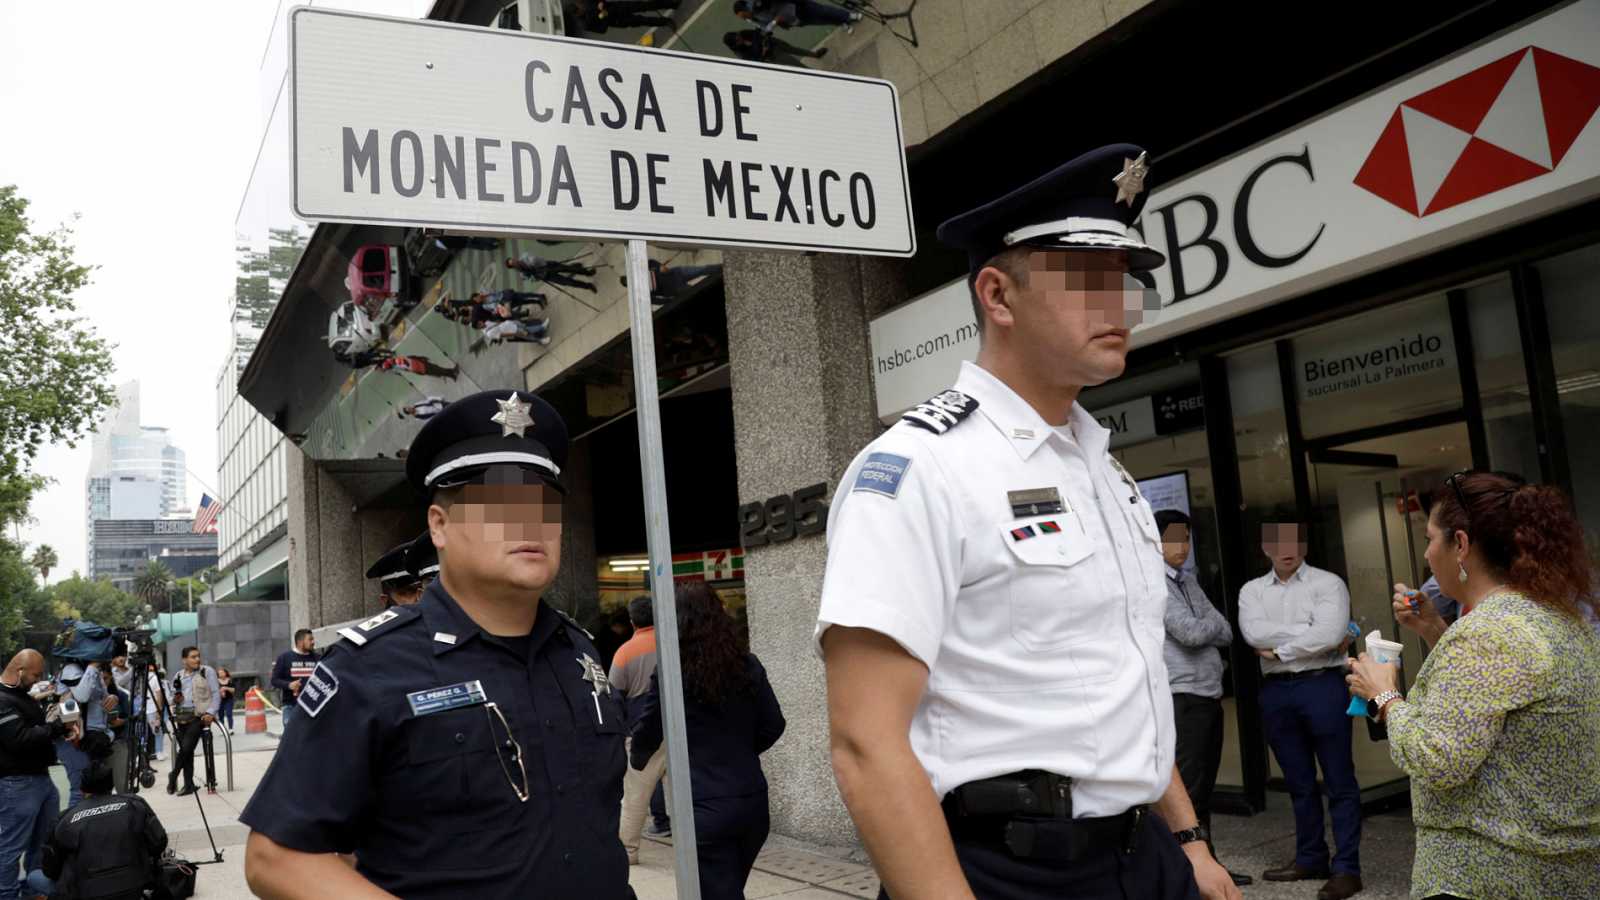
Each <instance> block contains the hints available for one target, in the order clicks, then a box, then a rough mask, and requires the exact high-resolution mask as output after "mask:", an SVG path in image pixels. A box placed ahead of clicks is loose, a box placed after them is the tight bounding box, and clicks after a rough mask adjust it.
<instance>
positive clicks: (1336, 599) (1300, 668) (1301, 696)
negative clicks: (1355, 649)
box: [1239, 522, 1361, 900]
mask: <svg viewBox="0 0 1600 900" xmlns="http://www.w3.org/2000/svg"><path fill="white" fill-rule="evenodd" d="M1261 549H1262V552H1264V553H1266V555H1267V558H1268V559H1270V560H1272V571H1271V572H1268V573H1267V574H1265V575H1263V576H1261V577H1260V578H1257V579H1255V580H1254V581H1250V582H1247V583H1246V584H1245V586H1244V587H1243V588H1242V589H1241V590H1240V591H1239V632H1240V633H1241V634H1243V635H1244V639H1245V642H1246V643H1248V644H1249V645H1250V646H1251V647H1254V648H1255V651H1256V655H1257V656H1260V657H1261V673H1262V676H1263V681H1262V685H1261V719H1262V724H1263V726H1264V727H1265V730H1266V732H1267V745H1268V746H1270V747H1271V748H1272V755H1273V756H1275V757H1277V759H1278V767H1279V768H1280V769H1282V770H1283V780H1284V781H1285V782H1286V783H1287V784H1288V785H1289V798H1290V801H1291V802H1292V804H1293V805H1294V831H1295V854H1294V860H1293V861H1292V862H1289V863H1288V864H1286V865H1284V866H1282V867H1280V868H1277V869H1269V870H1267V871H1266V872H1265V873H1264V874H1263V875H1262V878H1264V879H1266V880H1267V881H1301V880H1304V879H1323V878H1326V879H1327V882H1326V883H1325V884H1323V886H1322V889H1321V890H1319V891H1318V892H1317V900H1344V898H1345V897H1349V896H1351V895H1353V894H1356V893H1358V892H1359V891H1360V890H1361V786H1360V785H1359V784H1357V783H1356V767H1355V761H1354V759H1353V758H1352V757H1351V751H1350V717H1349V716H1348V715H1346V714H1345V710H1346V708H1348V706H1349V704H1350V691H1349V689H1348V687H1347V686H1346V685H1345V681H1344V675H1345V671H1344V666H1345V653H1344V648H1345V640H1346V635H1347V628H1348V627H1349V624H1350V589H1349V588H1347V587H1345V583H1344V581H1342V580H1341V579H1340V578H1339V576H1337V575H1335V574H1333V573H1332V572H1328V571H1324V570H1322V569H1319V568H1317V567H1315V566H1312V565H1309V564H1307V563H1306V529H1305V526H1304V525H1301V524H1298V523H1294V522H1287V523H1276V522H1269V523H1267V524H1265V525H1262V526H1261ZM1319 765H1320V766H1321V767H1322V782H1323V784H1325V785H1327V792H1328V812H1329V815H1330V816H1331V817H1332V818H1333V840H1334V845H1335V851H1334V855H1333V865H1332V867H1331V872H1330V867H1329V865H1328V842H1327V840H1326V839H1325V838H1324V837H1323V827H1322V822H1323V819H1322V790H1321V788H1319V787H1318V785H1317V767H1318V766H1319Z"/></svg>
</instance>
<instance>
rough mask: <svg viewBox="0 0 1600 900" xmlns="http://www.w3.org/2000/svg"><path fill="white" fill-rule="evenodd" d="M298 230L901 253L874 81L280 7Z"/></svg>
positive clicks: (905, 231) (905, 211)
mask: <svg viewBox="0 0 1600 900" xmlns="http://www.w3.org/2000/svg"><path fill="white" fill-rule="evenodd" d="M289 22H290V42H291V48H290V67H289V72H290V75H289V77H290V85H291V86H290V98H291V100H290V102H291V105H292V108H291V114H290V122H291V126H290V133H291V136H290V143H291V154H292V157H293V164H294V174H293V195H294V211H295V214H296V215H298V216H300V217H301V218H305V219H309V220H312V221H319V222H323V221H344V222H358V223H380V224H389V225H411V226H427V227H435V228H448V229H451V230H457V231H473V230H476V231H484V232H491V233H523V234H526V233H533V234H549V235H553V236H564V237H578V238H585V237H586V238H591V239H602V240H603V239H614V240H620V239H646V240H652V241H667V242H675V243H685V244H693V245H697V246H726V247H768V248H774V249H783V250H821V251H835V252H844V253H862V254H877V255H886V256H910V255H911V254H913V253H914V252H915V250H916V241H915V237H914V229H913V227H912V218H911V195H910V187H909V182H908V178H907V172H906V164H905V149H904V146H903V141H902V136H901V132H900V108H899V97H898V95H897V94H896V92H895V88H894V86H893V85H892V84H890V83H889V82H887V81H882V80H878V79H871V78H860V77H857V76H854V75H844V74H839V73H834V72H823V71H816V70H806V69H797V68H789V67H780V66H770V65H763V64H757V63H747V62H742V61H739V60H732V59H723V58H720V57H711V56H700V55H695V54H688V53H677V52H673V51H666V50H654V49H647V48H643V47H637V46H632V45H623V44H608V43H599V42H594V41H582V40H573V39H569V38H562V37H551V36H546V35H536V34H528V33H525V32H519V31H507V30H500V29H489V28H476V27H471V26H466V25H457V24H453V23H446V22H433V21H417V20H409V19H392V18H386V17H382V16H372V15H365V14H361V13H353V12H346V11H341V10H330V9H321V8H311V7H299V8H297V9H295V10H293V11H292V12H291V13H290V16H289Z"/></svg>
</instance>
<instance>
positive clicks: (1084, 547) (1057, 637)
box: [1000, 514, 1122, 681]
mask: <svg viewBox="0 0 1600 900" xmlns="http://www.w3.org/2000/svg"><path fill="white" fill-rule="evenodd" d="M1030 529H1031V534H1030V533H1029V530H1030ZM1052 529H1056V530H1052ZM1019 535H1020V536H1019ZM1000 539H1001V540H1002V541H1004V542H1005V544H1006V546H1007V547H1009V548H1010V550H1011V554H1012V555H1013V556H1014V557H1015V563H1016V565H1015V566H1013V568H1012V572H1011V597H1010V606H1011V634H1012V636H1013V637H1014V638H1015V639H1016V640H1017V642H1018V643H1019V644H1021V645H1022V646H1023V647H1024V648H1026V649H1027V650H1029V651H1032V652H1035V653H1042V652H1048V651H1059V650H1063V649H1068V648H1070V650H1071V658H1072V663H1073V666H1072V669H1073V671H1074V672H1075V673H1076V676H1077V678H1078V679H1080V680H1085V681H1094V680H1103V679H1105V678H1109V677H1111V676H1112V675H1114V674H1115V673H1116V669H1117V666H1118V665H1120V664H1121V662H1122V659H1121V654H1122V651H1121V649H1120V647H1121V645H1120V642H1117V641H1108V640H1106V637H1108V636H1109V635H1110V633H1111V632H1110V628H1111V615H1110V611H1111V610H1110V607H1111V604H1110V603H1108V602H1107V598H1106V597H1105V591H1104V590H1103V589H1102V586H1101V584H1100V578H1099V575H1098V574H1097V572H1096V569H1095V562H1096V561H1095V548H1094V545H1093V543H1092V542H1091V541H1090V539H1089V535H1088V534H1087V532H1085V531H1084V529H1083V526H1082V525H1080V524H1079V523H1078V521H1077V519H1076V517H1075V516H1072V515H1070V514H1069V515H1067V516H1065V517H1062V516H1057V517H1054V518H1049V519H1042V520H1041V519H1024V520H1021V521H1017V522H1011V523H1008V524H1006V525H1003V526H1001V528H1000Z"/></svg>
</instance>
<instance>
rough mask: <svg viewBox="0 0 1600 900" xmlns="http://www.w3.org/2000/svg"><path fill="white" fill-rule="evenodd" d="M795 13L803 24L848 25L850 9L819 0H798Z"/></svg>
mask: <svg viewBox="0 0 1600 900" xmlns="http://www.w3.org/2000/svg"><path fill="white" fill-rule="evenodd" d="M794 6H795V14H796V16H797V17H798V18H799V19H800V24H801V25H848V24H850V11H849V10H844V9H840V8H839V7H837V6H834V5H832V4H830V3H819V2H817V0H796V2H795V5H794Z"/></svg>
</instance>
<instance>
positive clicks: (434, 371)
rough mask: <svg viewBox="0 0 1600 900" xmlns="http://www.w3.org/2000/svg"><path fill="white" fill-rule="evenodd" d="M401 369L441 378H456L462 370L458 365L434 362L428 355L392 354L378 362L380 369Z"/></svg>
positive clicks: (386, 370)
mask: <svg viewBox="0 0 1600 900" xmlns="http://www.w3.org/2000/svg"><path fill="white" fill-rule="evenodd" d="M392 369H399V370H400V371H402V372H410V373H411V374H413V375H433V376H436V377H439V378H454V377H456V374H457V373H458V372H460V369H459V368H457V367H456V366H445V365H440V364H439V363H436V362H434V361H433V360H431V359H429V358H427V357H426V356H391V357H389V358H387V359H385V360H383V361H382V362H380V363H378V370H379V371H381V372H388V371H390V370H392Z"/></svg>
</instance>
